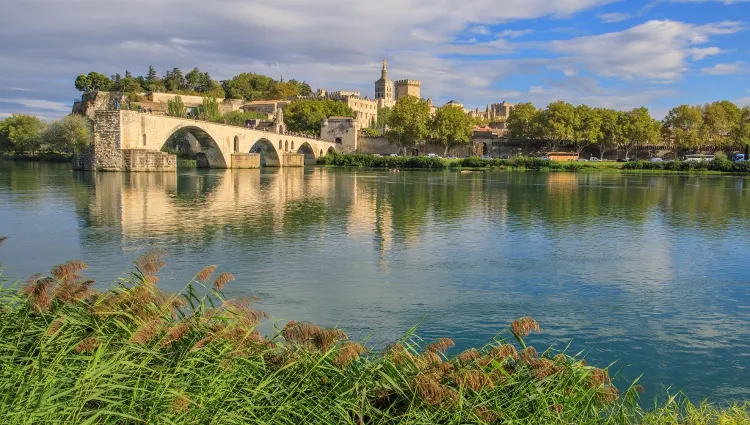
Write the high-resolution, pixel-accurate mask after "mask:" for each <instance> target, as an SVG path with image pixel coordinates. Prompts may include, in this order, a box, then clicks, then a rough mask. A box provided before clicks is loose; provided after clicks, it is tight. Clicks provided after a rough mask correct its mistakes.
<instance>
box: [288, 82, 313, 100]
mask: <svg viewBox="0 0 750 425" xmlns="http://www.w3.org/2000/svg"><path fill="white" fill-rule="evenodd" d="M289 82H290V83H293V84H296V85H297V87H298V88H299V94H300V96H312V94H313V91H312V87H310V85H309V84H307V83H306V82H304V81H302V82H299V81H297V80H295V79H291V80H289Z"/></svg>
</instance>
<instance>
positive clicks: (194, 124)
mask: <svg viewBox="0 0 750 425" xmlns="http://www.w3.org/2000/svg"><path fill="white" fill-rule="evenodd" d="M178 130H185V131H187V132H189V133H190V134H192V135H193V137H195V139H196V140H197V141H198V143H199V144H200V151H201V155H200V156H199V166H204V167H209V168H258V167H260V166H267V167H290V166H292V167H294V166H298V167H299V166H304V165H310V164H315V161H316V159H317V158H318V157H321V156H324V155H326V154H327V153H329V152H333V151H336V150H340V148H341V144H340V143H335V142H329V141H324V140H319V139H314V138H309V137H301V136H293V135H290V134H285V133H280V132H267V131H261V130H255V129H248V128H244V127H238V126H232V125H225V124H216V123H211V122H207V121H197V120H191V119H185V118H175V117H169V116H164V115H152V114H146V113H140V112H136V111H96V113H95V117H94V144H93V149H92V151H91V152H89V153H88V154H86V155H84V156H82V157H78V158H76V160H75V164H74V167H75V168H77V169H84V170H109V171H170V170H174V169H176V157H175V155H172V154H168V153H165V152H161V149H162V147H163V146H164V144H165V143H166V142H167V140H168V139H169V138H170V137H171V136H172V135H173V134H175V132H177V131H178Z"/></svg>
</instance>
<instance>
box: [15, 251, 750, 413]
mask: <svg viewBox="0 0 750 425" xmlns="http://www.w3.org/2000/svg"><path fill="white" fill-rule="evenodd" d="M2 240H3V239H2V238H0V241H2ZM164 264H165V263H164V256H163V254H162V253H153V254H147V255H145V256H143V257H141V258H140V259H139V260H138V261H137V262H136V265H135V267H134V268H133V269H132V271H131V272H130V273H128V274H126V275H125V276H126V277H125V278H123V279H121V280H120V281H119V282H117V284H116V285H114V286H112V287H111V288H110V289H108V290H106V291H95V290H93V289H91V281H90V280H88V279H85V278H84V277H83V276H82V275H81V273H82V272H83V271H84V270H85V269H86V265H85V264H84V263H82V262H68V263H65V264H63V265H61V266H58V267H56V268H54V269H53V270H52V271H51V273H50V276H41V275H36V276H34V277H33V278H32V279H30V280H29V281H28V282H26V283H14V284H10V283H6V284H4V286H0V423H2V424H39V423H76V424H108V423H112V424H115V423H116V424H131V423H132V424H142V423H149V424H161V423H164V424H167V423H206V424H208V423H216V424H357V425H361V424H636V423H642V424H644V425H651V424H667V425H671V424H675V425H677V424H688V423H689V424H699V423H700V424H740V423H742V424H745V423H749V422H750V405H735V406H731V407H728V408H725V409H719V408H717V407H714V406H711V405H709V404H705V403H704V404H700V405H693V404H691V403H689V402H688V401H686V400H685V399H681V398H679V397H670V398H669V399H668V400H667V401H666V402H665V403H663V404H662V405H660V406H658V407H655V408H653V409H650V410H649V411H644V410H643V409H641V407H640V406H639V403H638V397H639V393H640V392H642V390H643V388H642V387H640V386H639V385H637V383H633V384H627V383H625V382H619V381H618V379H617V377H616V376H615V377H610V374H609V372H608V371H607V370H606V369H599V368H595V367H591V366H587V365H586V364H585V362H583V361H581V359H578V358H576V357H575V356H570V355H568V354H566V353H560V352H553V350H545V351H543V352H542V353H541V354H540V353H539V352H538V351H537V350H535V349H534V348H533V347H531V346H527V345H526V343H525V342H524V340H523V338H524V337H525V336H526V335H528V334H529V332H532V331H539V328H540V327H539V324H537V323H536V321H534V320H533V319H531V318H522V319H519V321H516V322H514V323H513V324H511V325H510V326H508V328H507V329H504V330H502V331H501V332H500V333H499V334H498V336H497V337H496V338H494V339H493V341H491V342H490V343H489V344H487V345H486V346H484V347H479V348H474V349H470V350H466V351H464V352H462V353H458V354H455V355H449V353H450V351H451V348H452V347H453V346H454V343H453V341H452V340H450V339H439V340H437V341H434V342H432V343H430V344H422V342H421V340H420V339H419V338H417V337H416V335H415V334H414V332H413V331H412V332H410V333H408V334H407V335H406V336H404V337H403V338H402V339H400V340H399V341H397V342H396V343H395V344H393V345H392V346H390V347H388V348H387V349H386V350H384V351H382V352H379V351H376V350H367V349H366V347H364V346H363V345H361V344H359V343H356V342H353V341H349V340H348V336H347V335H346V334H345V333H344V332H343V331H341V330H340V329H328V328H324V327H321V326H317V325H314V324H310V323H305V322H289V323H287V324H286V325H285V326H284V327H282V328H274V331H273V332H270V333H269V334H267V335H261V334H260V333H259V332H258V330H257V327H258V325H259V324H260V323H262V322H263V321H264V320H266V314H265V313H264V312H262V311H259V310H256V309H254V305H253V302H254V301H255V299H244V300H227V299H225V298H224V293H223V289H224V288H225V285H230V284H231V283H230V282H231V281H232V280H233V279H234V276H232V275H230V274H220V275H219V277H218V278H217V280H215V281H214V282H213V283H208V282H210V280H209V278H210V277H211V275H212V274H213V273H214V271H215V267H214V266H209V267H207V268H204V269H203V270H199V271H198V272H197V273H196V276H195V278H194V279H193V280H192V281H191V282H189V283H188V284H187V285H186V287H185V289H184V290H182V291H181V292H180V293H178V294H166V293H163V292H161V291H160V290H159V289H158V288H157V287H156V286H155V284H154V282H156V281H157V274H158V271H159V269H160V268H161V267H163V266H164ZM222 276H223V277H222ZM2 281H3V280H2V279H0V282H2Z"/></svg>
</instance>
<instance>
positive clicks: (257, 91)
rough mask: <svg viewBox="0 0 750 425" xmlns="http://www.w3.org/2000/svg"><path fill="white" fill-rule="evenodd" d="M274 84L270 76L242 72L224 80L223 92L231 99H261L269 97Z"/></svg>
mask: <svg viewBox="0 0 750 425" xmlns="http://www.w3.org/2000/svg"><path fill="white" fill-rule="evenodd" d="M274 84H276V81H274V79H273V78H271V77H267V76H265V75H260V74H253V73H250V72H243V73H241V74H239V75H237V76H235V77H234V78H232V79H231V80H227V81H224V92H226V94H227V97H229V98H231V99H245V100H263V99H269V95H270V91H271V89H272V88H273V86H274Z"/></svg>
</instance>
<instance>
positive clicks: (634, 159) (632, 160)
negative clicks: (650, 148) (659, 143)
mask: <svg viewBox="0 0 750 425" xmlns="http://www.w3.org/2000/svg"><path fill="white" fill-rule="evenodd" d="M636 161H638V158H635V157H633V158H628V162H636Z"/></svg>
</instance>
